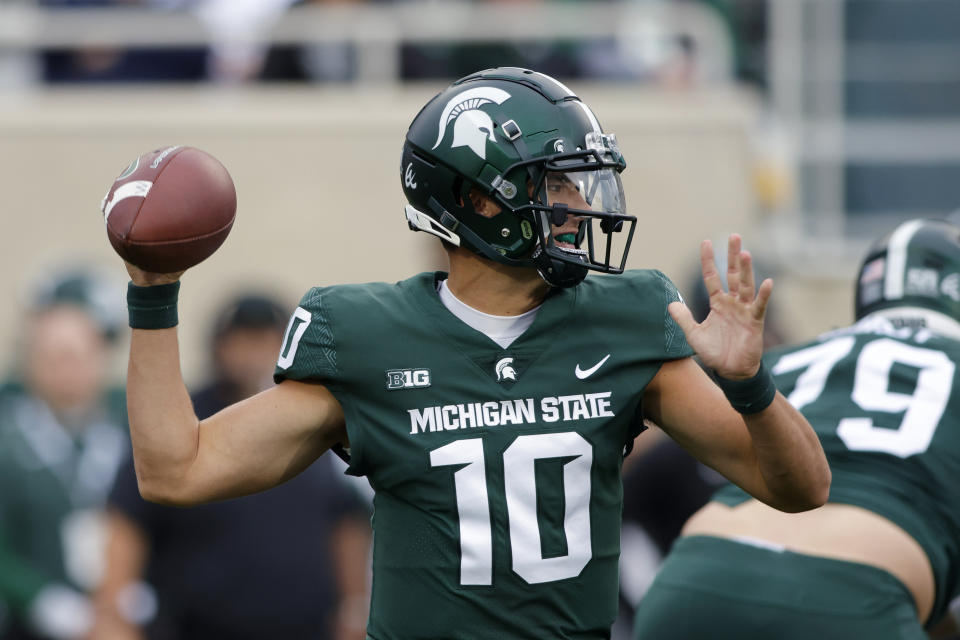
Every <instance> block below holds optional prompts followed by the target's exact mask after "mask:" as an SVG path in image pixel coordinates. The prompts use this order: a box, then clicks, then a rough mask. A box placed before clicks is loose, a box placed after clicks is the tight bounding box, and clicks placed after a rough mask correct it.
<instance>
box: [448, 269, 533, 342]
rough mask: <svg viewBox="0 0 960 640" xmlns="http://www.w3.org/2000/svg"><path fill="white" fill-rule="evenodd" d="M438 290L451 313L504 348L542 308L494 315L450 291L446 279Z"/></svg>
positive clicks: (530, 322) (528, 324) (527, 325)
mask: <svg viewBox="0 0 960 640" xmlns="http://www.w3.org/2000/svg"><path fill="white" fill-rule="evenodd" d="M437 292H438V293H439V294H440V302H442V303H443V306H445V307H446V308H447V310H448V311H450V313H452V314H453V315H455V316H456V317H457V318H459V319H460V320H461V321H462V322H463V323H464V324H466V325H467V326H469V327H471V328H473V329H476V330H477V331H479V332H480V333H482V334H484V335H485V336H487V337H488V338H490V339H491V340H493V341H494V342H496V343H497V344H498V345H500V347H501V348H503V349H506V348H507V347H509V346H510V345H511V344H513V341H514V340H516V339H517V338H519V337H520V336H521V335H522V334H523V332H524V331H526V330H527V329H528V328H530V325H531V324H533V320H534V318H536V317H537V311H539V310H540V306H539V305H538V306H537V307H534V308H533V309H531V310H530V311H527V312H526V313H521V314H520V315H518V316H494V315H491V314H489V313H484V312H482V311H477V310H476V309H474V308H473V307H471V306H470V305H468V304H467V303H465V302H463V301H461V300H460V299H459V298H457V297H456V296H455V295H453V292H451V291H450V287H448V286H447V281H446V280H441V281H440V286H439V287H437Z"/></svg>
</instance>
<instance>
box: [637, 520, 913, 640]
mask: <svg viewBox="0 0 960 640" xmlns="http://www.w3.org/2000/svg"><path fill="white" fill-rule="evenodd" d="M926 637H927V636H926V634H925V633H924V632H923V627H922V625H921V624H920V622H919V621H918V620H917V611H916V607H915V605H914V603H913V598H912V596H911V595H910V592H909V591H907V588H906V587H905V586H904V585H903V584H902V583H901V582H900V581H899V580H897V579H896V578H895V577H893V575H891V574H890V573H887V572H886V571H883V570H881V569H877V568H875V567H870V566H867V565H864V564H859V563H855V562H844V561H842V560H830V559H827V558H820V557H816V556H808V555H803V554H799V553H792V552H790V551H780V550H774V549H771V548H763V547H759V546H755V545H752V544H746V543H742V542H736V541H733V540H726V539H723V538H714V537H709V536H690V537H687V538H680V539H679V540H678V541H677V542H676V544H675V545H674V547H673V550H672V551H671V552H670V555H668V556H667V560H666V562H664V564H663V567H662V568H661V569H660V573H659V574H657V577H656V579H655V580H654V581H653V585H652V586H651V587H650V590H649V591H648V592H647V594H646V595H645V596H644V598H643V601H642V602H641V603H640V606H639V607H638V609H637V617H636V623H635V627H634V639H635V640H672V639H674V638H675V639H677V640H699V639H700V638H703V639H709V640H722V639H725V638H731V639H736V640H834V639H836V640H841V639H842V640H858V639H860V638H863V639H869V640H906V639H909V640H913V639H914V638H916V639H917V640H922V639H925V638H926Z"/></svg>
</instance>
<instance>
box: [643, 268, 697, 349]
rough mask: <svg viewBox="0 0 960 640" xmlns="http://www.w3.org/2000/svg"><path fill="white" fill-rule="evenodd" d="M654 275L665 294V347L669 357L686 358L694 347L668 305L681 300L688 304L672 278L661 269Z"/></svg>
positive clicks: (663, 294) (662, 293) (662, 292)
mask: <svg viewBox="0 0 960 640" xmlns="http://www.w3.org/2000/svg"><path fill="white" fill-rule="evenodd" d="M653 275H654V277H655V278H656V280H657V281H658V282H659V283H660V286H661V295H662V296H663V342H664V344H663V347H664V350H665V352H666V354H667V357H669V358H686V357H688V356H692V355H693V348H692V347H691V346H690V345H689V344H688V343H687V337H686V336H685V335H684V333H683V329H681V328H680V325H678V324H677V323H676V322H675V321H674V319H673V318H672V317H671V316H670V312H669V311H668V310H667V307H669V306H670V304H671V303H673V302H680V303H682V304H684V305H686V302H684V300H683V296H681V295H680V292H679V291H677V287H676V286H674V284H673V282H671V281H670V278H668V277H667V276H665V275H664V274H663V273H662V272H660V271H656V270H655V271H654V272H653Z"/></svg>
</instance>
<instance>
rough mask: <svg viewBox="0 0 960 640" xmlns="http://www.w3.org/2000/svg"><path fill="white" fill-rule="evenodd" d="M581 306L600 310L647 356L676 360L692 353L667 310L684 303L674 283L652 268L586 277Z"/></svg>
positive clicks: (680, 330)
mask: <svg viewBox="0 0 960 640" xmlns="http://www.w3.org/2000/svg"><path fill="white" fill-rule="evenodd" d="M580 288H581V293H580V295H581V302H580V306H582V307H586V309H597V310H602V311H603V315H604V316H606V317H611V318H613V319H614V321H615V322H616V323H617V324H618V325H619V327H618V328H620V329H621V330H624V329H625V330H626V331H627V332H628V335H627V336H625V337H626V338H628V339H629V342H630V343H632V344H636V345H637V346H638V348H640V349H641V351H642V352H643V355H644V357H645V358H647V359H665V360H669V359H676V358H685V357H687V356H691V355H693V349H691V348H690V345H689V344H687V340H686V337H685V336H684V335H683V330H682V329H681V328H680V326H679V325H678V324H677V323H676V322H674V320H673V318H671V317H670V313H669V312H668V311H667V306H668V305H669V304H670V303H671V302H677V301H679V302H683V298H682V297H681V296H680V293H679V292H678V291H677V288H676V287H675V286H674V284H673V282H671V281H670V279H669V278H668V277H667V276H665V275H664V274H663V273H661V272H660V271H657V270H655V269H637V270H631V271H626V272H624V273H623V274H621V275H617V276H596V277H591V278H587V279H586V280H585V281H584V282H583V284H581V285H580Z"/></svg>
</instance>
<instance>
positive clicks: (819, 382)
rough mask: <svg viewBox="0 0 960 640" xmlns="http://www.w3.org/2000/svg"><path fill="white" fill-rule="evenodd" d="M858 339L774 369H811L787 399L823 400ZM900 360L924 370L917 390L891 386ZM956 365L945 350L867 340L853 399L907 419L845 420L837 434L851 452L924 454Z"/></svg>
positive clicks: (799, 355) (813, 350)
mask: <svg viewBox="0 0 960 640" xmlns="http://www.w3.org/2000/svg"><path fill="white" fill-rule="evenodd" d="M854 341H855V339H854V337H853V336H844V337H841V338H835V339H834V340H831V341H829V342H825V343H823V344H819V345H816V346H813V347H810V348H808V349H803V350H802V351H796V352H794V353H789V354H787V355H785V356H783V357H782V358H781V359H780V360H779V361H778V362H777V364H776V365H774V367H773V369H772V371H773V374H774V375H778V374H781V373H787V372H789V371H795V370H797V369H801V368H803V367H806V368H807V370H806V371H804V372H803V373H802V374H800V376H799V377H798V378H797V383H796V386H795V387H794V390H793V392H792V393H791V394H790V396H789V397H788V398H787V399H788V400H789V401H790V402H791V404H793V405H794V406H795V407H796V408H797V409H801V408H803V407H804V406H806V405H808V404H810V403H811V402H813V401H814V400H816V399H817V398H819V397H820V394H821V393H823V388H824V385H825V384H826V382H827V376H829V375H830V372H831V371H832V370H833V367H834V366H835V365H836V364H837V363H838V362H840V360H842V359H843V358H844V356H846V355H847V354H848V353H850V350H851V349H852V348H853V345H854ZM898 363H899V364H905V365H908V366H911V367H916V368H918V369H919V370H920V372H919V374H918V376H917V385H916V388H915V389H914V390H913V393H912V394H906V393H898V392H895V391H891V390H890V372H891V369H892V368H893V365H894V364H898ZM955 368H956V367H955V365H954V363H953V362H952V361H951V360H950V359H949V358H948V357H947V356H946V354H944V353H943V352H942V351H935V350H933V349H924V348H922V347H916V346H913V345H909V344H906V343H903V342H897V341H896V340H890V339H889V338H881V339H879V340H874V341H873V342H869V343H867V345H866V346H864V348H863V351H861V352H860V355H859V357H858V358H857V369H856V373H855V374H854V379H853V393H852V395H851V398H852V400H853V401H854V402H855V403H856V404H857V406H858V407H860V408H861V409H863V410H864V411H882V412H884V413H903V419H902V420H901V421H900V426H899V427H897V428H896V429H886V428H883V427H877V426H874V424H873V420H872V419H871V418H869V417H857V418H843V419H842V420H840V423H839V424H838V425H837V436H839V438H840V439H841V440H842V441H843V443H844V444H845V445H846V446H847V448H848V449H850V450H851V451H881V452H884V453H889V454H891V455H895V456H898V457H900V458H906V457H908V456H912V455H915V454H918V453H923V452H924V451H926V450H927V447H929V446H930V442H931V441H932V440H933V434H934V432H935V431H936V430H937V425H938V424H939V423H940V418H941V417H943V412H944V410H945V409H946V408H947V401H948V400H949V399H950V390H951V388H952V387H953V374H954V370H955Z"/></svg>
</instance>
